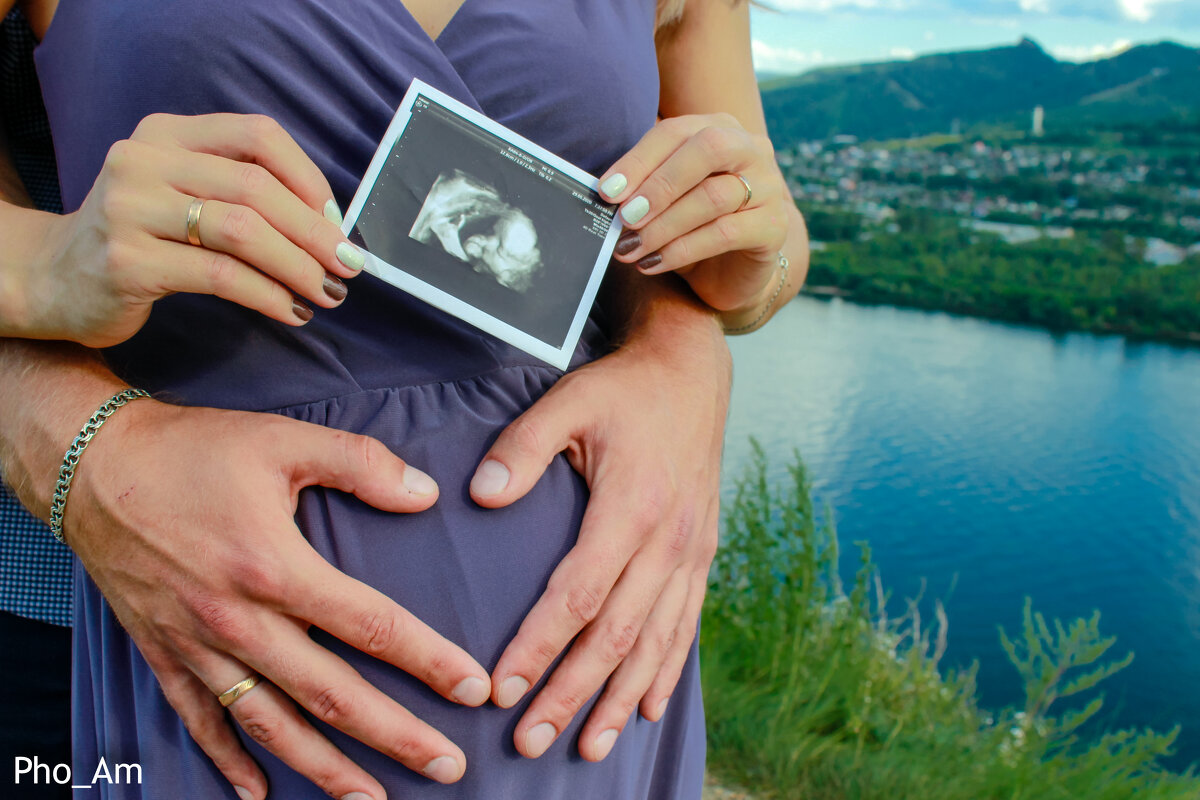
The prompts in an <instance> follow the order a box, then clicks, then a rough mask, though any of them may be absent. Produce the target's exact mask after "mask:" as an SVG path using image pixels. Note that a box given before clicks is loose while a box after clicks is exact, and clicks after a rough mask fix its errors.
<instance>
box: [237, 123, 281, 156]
mask: <svg viewBox="0 0 1200 800" xmlns="http://www.w3.org/2000/svg"><path fill="white" fill-rule="evenodd" d="M245 124H246V137H247V140H248V141H249V142H250V144H251V146H252V147H253V148H254V150H255V151H256V152H262V151H263V150H267V149H269V148H270V147H271V146H272V145H274V144H275V143H276V142H277V141H278V139H279V136H280V135H281V134H282V133H283V128H282V127H281V126H280V124H279V123H278V122H276V121H275V120H274V119H272V118H271V117H268V116H267V115H266V114H247V115H246V118H245Z"/></svg>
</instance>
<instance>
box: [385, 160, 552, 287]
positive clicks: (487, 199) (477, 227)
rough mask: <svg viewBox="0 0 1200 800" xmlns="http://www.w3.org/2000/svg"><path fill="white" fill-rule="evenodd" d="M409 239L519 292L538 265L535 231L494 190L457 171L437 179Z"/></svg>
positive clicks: (530, 222) (535, 229)
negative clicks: (435, 248) (439, 249)
mask: <svg viewBox="0 0 1200 800" xmlns="http://www.w3.org/2000/svg"><path fill="white" fill-rule="evenodd" d="M408 235H409V236H410V237H411V238H413V239H416V240H417V241H419V242H422V243H424V244H428V245H434V244H440V245H441V247H442V249H443V250H445V251H446V252H447V253H449V254H450V255H452V256H454V257H455V258H457V259H459V260H460V261H464V262H466V263H467V264H470V265H471V267H472V268H473V269H474V270H475V271H476V272H478V273H481V274H485V275H489V276H491V277H492V278H494V279H495V280H496V282H497V283H499V284H500V285H501V286H504V287H507V288H509V289H512V290H514V291H518V292H524V291H525V290H526V289H528V288H529V284H530V282H531V281H532V279H533V276H534V274H535V273H536V272H537V271H538V270H539V269H541V267H542V254H541V251H540V250H539V249H538V234H537V228H536V227H535V226H534V224H533V220H531V219H530V218H529V216H528V215H526V214H525V212H523V211H521V210H520V209H518V208H515V207H514V206H512V205H510V204H509V203H506V202H505V201H504V200H503V199H502V198H501V197H500V193H499V192H497V191H496V190H495V189H494V188H493V187H491V186H489V185H488V184H486V183H484V182H483V181H480V180H478V179H476V178H474V177H472V176H470V175H468V174H466V173H465V172H463V171H462V170H457V169H456V170H454V171H453V172H445V173H442V174H441V175H439V176H438V179H437V180H436V181H434V183H433V186H432V187H431V188H430V190H429V194H428V195H426V197H425V202H424V204H423V205H422V206H421V212H420V213H419V214H418V215H417V220H416V222H414V223H413V226H412V230H410V231H409V232H408Z"/></svg>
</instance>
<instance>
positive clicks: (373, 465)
mask: <svg viewBox="0 0 1200 800" xmlns="http://www.w3.org/2000/svg"><path fill="white" fill-rule="evenodd" d="M337 436H338V438H339V439H340V440H341V445H342V456H343V457H344V458H345V459H346V466H347V467H348V468H349V469H351V470H352V471H355V472H358V471H360V470H363V471H365V472H366V473H367V474H370V473H372V472H374V471H375V470H376V469H377V468H378V467H379V466H380V462H382V461H383V456H384V453H385V452H387V448H385V447H384V446H383V444H382V443H381V442H380V441H379V440H377V439H372V438H371V437H370V436H361V435H359V434H355V433H345V432H342V431H339V432H338V433H337Z"/></svg>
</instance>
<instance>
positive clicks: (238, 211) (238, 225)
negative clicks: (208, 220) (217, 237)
mask: <svg viewBox="0 0 1200 800" xmlns="http://www.w3.org/2000/svg"><path fill="white" fill-rule="evenodd" d="M255 216H256V215H255V214H254V212H253V211H251V210H250V209H248V208H243V207H241V206H232V207H231V208H230V209H229V210H228V211H226V212H225V218H224V219H223V220H221V235H222V236H224V237H225V239H226V241H228V242H230V243H232V244H244V243H246V242H248V241H250V239H251V237H252V235H253V234H252V231H253V228H254V223H255V220H254V217H255Z"/></svg>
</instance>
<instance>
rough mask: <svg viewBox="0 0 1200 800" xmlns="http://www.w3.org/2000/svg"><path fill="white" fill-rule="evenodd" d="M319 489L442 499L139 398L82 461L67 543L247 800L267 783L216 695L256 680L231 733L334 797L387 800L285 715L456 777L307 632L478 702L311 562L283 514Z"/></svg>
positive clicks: (452, 651)
mask: <svg viewBox="0 0 1200 800" xmlns="http://www.w3.org/2000/svg"><path fill="white" fill-rule="evenodd" d="M110 449H111V450H112V453H111V454H109V453H106V452H105V451H106V450H110ZM230 464H236V465H237V469H235V470H230V469H229V465H230ZM113 465H119V466H116V467H113ZM314 485H321V486H329V487H334V488H338V489H342V490H344V491H347V492H353V493H354V494H355V495H356V496H357V497H359V498H360V499H361V500H363V501H364V502H367V503H370V504H371V505H373V506H375V507H376V508H379V509H382V510H384V511H390V512H398V513H405V512H417V511H421V510H423V509H425V508H428V507H429V506H431V505H432V504H433V503H434V502H435V501H436V499H437V494H438V490H437V486H436V484H435V483H434V482H433V480H432V479H431V478H430V477H428V476H427V475H425V474H424V473H422V472H420V471H418V470H416V469H414V468H413V467H410V466H407V465H405V463H404V462H403V461H401V460H400V459H399V458H397V457H396V456H395V455H393V454H392V453H391V452H390V451H388V449H387V448H386V447H384V446H383V445H382V444H380V443H379V442H378V441H376V440H374V439H370V438H368V437H365V436H357V435H353V434H349V433H345V432H342V431H336V430H330V429H328V428H323V427H320V426H317V425H312V424H309V423H305V422H300V421H296V420H291V419H287V418H284V417H279V416H275V415H272V414H256V413H247V412H239V411H218V410H214V409H202V408H183V407H176V406H169V405H163V404H161V403H158V402H155V401H152V400H138V401H137V402H134V403H131V404H130V405H129V406H128V407H126V408H124V409H122V410H121V412H120V413H119V414H116V415H114V416H113V417H112V419H111V420H110V421H109V422H108V423H107V424H106V425H105V427H104V429H103V431H101V432H100V434H99V435H98V436H97V437H96V439H95V441H93V442H92V444H91V445H90V446H89V448H88V452H87V457H85V458H83V459H81V460H80V466H79V472H78V474H77V477H76V480H75V483H74V486H73V488H72V489H71V495H70V500H69V502H68V503H67V507H66V510H67V516H66V525H65V532H66V539H67V542H68V543H69V544H70V545H71V546H72V548H74V550H75V552H76V553H77V554H78V555H79V557H80V560H81V561H82V562H83V564H84V566H85V567H86V569H87V571H88V574H89V575H90V576H91V578H92V579H93V580H94V581H95V582H96V585H97V586H98V587H99V588H100V591H101V592H102V593H103V594H104V596H105V598H106V599H107V600H108V602H109V604H110V605H111V606H112V609H113V611H114V613H115V614H116V616H117V619H118V620H120V622H121V624H122V625H123V626H124V627H125V629H126V630H127V631H128V632H129V635H130V637H131V638H132V639H133V641H134V643H135V644H137V646H138V649H139V650H140V651H141V653H142V655H143V656H144V657H145V659H146V662H147V663H148V664H149V665H150V667H151V669H153V670H154V673H155V675H157V677H158V680H159V683H160V684H161V686H162V690H163V692H164V694H165V695H166V698H167V700H168V702H170V704H171V705H172V706H173V707H174V708H175V710H176V711H177V712H178V713H179V715H180V717H182V719H183V722H184V724H185V725H186V726H187V728H188V731H189V732H190V733H191V734H192V737H193V738H194V739H195V740H196V742H197V743H198V744H199V745H200V747H201V748H203V749H204V751H205V752H206V753H207V754H208V755H209V757H210V758H212V760H213V762H214V763H215V764H216V766H217V768H218V769H219V770H220V771H221V772H222V774H224V775H225V777H226V778H227V779H228V780H229V781H230V782H231V783H232V784H233V785H234V786H235V787H240V789H239V791H238V792H237V793H238V795H239V796H240V797H242V798H243V800H262V798H264V797H266V796H267V788H268V787H267V785H266V780H265V778H264V776H263V775H262V773H261V771H260V770H259V768H258V767H257V766H256V765H255V763H254V761H253V760H252V759H251V757H250V756H249V754H247V753H246V752H245V750H243V749H242V747H241V744H240V742H239V741H238V739H237V737H236V736H235V735H234V731H233V729H232V727H231V725H230V722H229V720H228V718H227V717H226V715H225V711H224V709H222V707H221V706H220V704H218V702H217V695H218V694H220V693H222V692H224V691H225V690H227V689H229V688H230V687H232V686H233V685H234V684H236V683H238V682H239V681H241V680H242V679H243V678H245V677H247V676H248V675H252V674H259V675H261V676H262V677H263V678H264V680H263V682H262V683H261V684H260V685H259V686H258V687H257V688H255V689H254V690H253V691H250V692H248V693H247V694H246V695H245V696H243V697H242V698H240V699H238V700H237V701H236V702H235V703H233V704H232V705H231V706H230V707H229V709H228V710H229V712H230V714H231V715H232V717H233V719H234V720H236V721H237V723H238V724H240V725H241V727H242V728H243V729H244V730H245V731H246V733H247V734H248V735H249V736H250V737H252V738H253V739H255V740H256V741H258V742H259V743H260V744H261V745H262V746H263V747H265V748H266V749H267V750H269V751H271V752H272V753H274V754H275V755H276V756H278V757H279V758H280V759H281V760H282V761H283V762H284V763H286V764H288V765H289V766H291V767H292V768H293V769H295V770H296V771H297V772H299V773H301V774H302V775H305V776H306V777H308V778H309V779H310V780H312V781H313V782H314V783H316V784H317V785H318V786H319V787H320V788H321V789H323V790H324V791H326V792H327V793H329V794H330V795H331V796H333V797H345V796H347V795H350V794H352V793H355V792H361V793H363V795H362V796H363V797H366V798H371V800H384V797H385V795H384V791H383V788H382V787H381V786H380V785H379V783H378V782H377V781H376V780H375V779H374V778H372V777H371V776H370V775H368V774H367V773H366V772H365V771H364V770H363V769H362V768H361V767H359V766H358V765H356V764H354V763H353V762H351V761H350V759H349V758H347V757H346V756H345V755H344V754H342V753H341V751H339V750H338V749H337V748H335V747H334V746H333V744H331V743H330V742H329V741H328V740H327V739H326V738H325V737H324V736H322V735H321V734H320V733H319V732H318V731H317V730H316V729H315V728H314V727H313V726H312V725H310V724H309V723H308V722H307V721H306V720H305V719H304V717H303V715H302V714H301V713H300V709H299V708H298V707H297V706H301V707H303V708H304V709H307V711H308V712H309V713H311V714H312V715H314V716H315V717H316V718H317V719H319V720H322V721H324V722H326V723H328V724H330V725H332V726H334V727H336V728H339V729H341V730H342V731H344V732H345V733H347V734H349V735H351V736H353V737H355V738H356V739H359V740H361V741H363V742H365V743H366V744H368V745H370V746H372V747H374V748H376V749H377V750H379V751H380V752H382V753H384V754H386V755H388V756H390V757H391V758H394V759H396V760H397V761H399V762H400V763H402V764H403V765H404V766H406V767H408V768H409V769H412V770H414V771H416V772H420V773H423V774H425V775H426V776H427V777H429V778H431V779H433V780H437V781H440V782H443V783H451V782H453V781H456V780H458V779H459V778H460V777H461V776H462V774H463V770H465V769H466V758H465V756H464V755H463V753H462V751H461V750H460V749H459V748H458V747H457V746H455V745H454V744H453V743H452V742H450V741H449V740H448V739H447V738H446V737H445V736H443V735H442V734H441V733H439V732H438V731H436V730H435V729H433V728H432V727H430V726H429V725H428V724H426V723H424V722H422V721H421V720H419V719H417V718H416V717H414V716H413V715H412V714H411V713H410V712H409V711H407V710H406V709H404V708H403V707H401V706H400V705H399V704H397V703H396V702H395V701H394V700H392V699H391V698H389V697H387V696H386V695H384V694H383V693H381V692H380V691H379V690H378V689H377V688H375V687H374V686H372V685H371V684H370V683H368V682H367V681H366V680H364V679H363V678H362V676H361V675H359V673H358V672H356V671H355V670H354V669H353V668H352V667H350V666H349V665H348V664H346V663H345V662H344V661H343V660H342V659H340V658H338V657H337V656H335V655H334V654H333V653H331V652H330V651H329V650H327V649H325V648H324V647H321V646H320V645H319V644H317V643H316V642H314V641H313V640H312V639H311V638H310V637H309V636H308V629H309V627H310V626H316V627H318V628H320V629H322V630H324V631H327V632H328V633H330V634H332V635H334V636H336V637H338V638H339V639H341V640H342V641H344V642H346V643H347V644H350V645H353V646H354V647H357V648H358V649H360V650H362V651H363V652H365V653H368V654H370V655H373V656H375V657H376V658H379V659H382V660H384V661H386V662H388V663H391V664H393V665H395V666H396V667H399V668H400V669H403V670H405V671H406V672H409V673H411V674H412V675H414V676H416V677H417V678H419V679H421V680H422V681H424V682H425V683H427V684H428V685H429V686H430V687H431V688H432V689H433V690H434V691H436V692H437V693H438V694H440V695H442V696H443V697H445V698H446V699H447V700H449V701H453V702H457V703H462V704H464V705H470V706H478V705H481V704H483V703H485V702H486V701H487V699H488V696H489V694H490V690H491V683H490V679H489V676H488V674H487V672H486V671H485V670H484V669H483V667H481V666H480V665H479V664H478V663H476V661H475V660H474V659H473V658H471V656H470V655H468V654H467V653H466V652H465V651H464V650H462V649H461V648H460V647H458V646H457V645H455V644H453V643H451V642H449V641H447V640H446V639H444V638H443V637H442V636H440V635H439V634H438V633H437V632H435V631H434V630H432V629H431V628H429V627H428V626H427V625H425V624H424V623H422V622H421V621H420V620H418V619H416V618H415V617H413V616H412V614H410V613H409V612H407V611H405V610H404V609H403V608H401V607H400V606H398V605H397V604H396V603H394V602H393V601H391V600H390V599H388V598H387V597H385V596H384V595H382V594H380V593H379V592H378V591H376V590H374V589H372V588H370V587H368V586H365V585H363V584H362V583H360V582H358V581H356V580H353V579H352V578H349V577H347V576H346V575H344V574H342V573H341V572H339V571H338V570H337V569H335V568H334V567H332V566H331V565H330V564H329V563H328V562H326V561H325V560H324V559H323V558H321V556H320V555H319V554H318V553H317V552H316V551H315V550H313V549H312V547H311V546H310V545H309V544H308V542H307V541H306V540H305V539H304V537H303V536H302V535H301V533H300V531H299V530H298V529H297V528H296V525H295V522H294V519H293V516H294V514H295V508H296V502H297V494H298V492H299V491H300V489H301V488H302V487H305V486H314ZM359 796H360V795H355V797H359Z"/></svg>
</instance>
